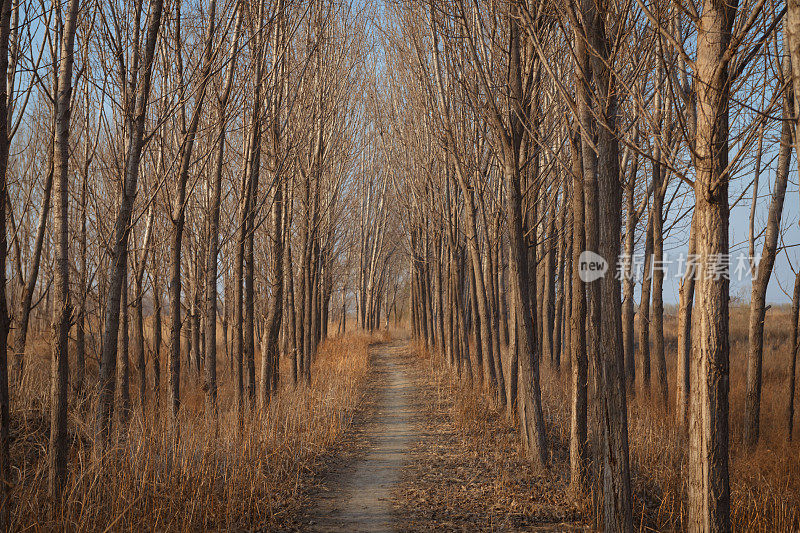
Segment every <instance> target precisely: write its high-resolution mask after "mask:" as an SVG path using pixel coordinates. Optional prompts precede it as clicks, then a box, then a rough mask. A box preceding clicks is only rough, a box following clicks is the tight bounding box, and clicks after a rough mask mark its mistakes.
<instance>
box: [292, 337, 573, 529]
mask: <svg viewBox="0 0 800 533" xmlns="http://www.w3.org/2000/svg"><path fill="white" fill-rule="evenodd" d="M370 355H371V357H370V359H371V366H372V372H371V376H372V377H371V378H370V383H369V386H368V389H367V392H366V394H365V398H364V403H363V405H362V409H360V413H359V414H358V417H357V419H356V420H354V424H353V426H352V429H351V430H350V434H349V435H348V436H347V437H346V438H345V439H344V441H343V445H342V446H341V447H340V448H339V450H338V453H337V454H336V455H335V457H331V459H330V461H329V463H328V464H329V466H328V468H327V469H326V471H325V472H324V473H323V474H322V476H321V477H320V479H319V483H318V484H317V486H316V488H315V490H313V491H312V493H311V494H309V496H310V498H309V500H310V501H311V502H313V505H311V506H309V510H308V514H307V515H306V517H305V520H304V521H303V522H304V525H305V527H303V529H304V530H311V531H320V532H331V531H347V532H348V533H352V532H359V531H421V530H422V531H521V530H522V531H563V530H575V529H584V528H586V522H585V516H586V510H585V509H583V510H581V509H578V508H576V507H575V506H574V505H573V504H572V503H570V498H569V497H568V495H567V492H566V484H567V481H568V479H567V476H566V471H567V470H568V469H565V468H561V467H562V466H563V465H562V464H561V463H562V461H561V460H558V459H556V458H555V457H554V459H556V460H555V461H554V464H553V465H552V467H551V469H550V471H548V472H539V471H537V470H536V469H534V468H533V467H532V466H531V465H530V463H529V461H527V460H526V459H525V458H524V457H523V456H522V454H521V453H520V449H519V446H518V444H517V441H518V436H517V435H516V434H515V432H514V430H513V427H512V426H511V425H510V424H509V423H508V422H507V421H506V420H505V419H504V418H503V417H501V416H500V415H498V414H497V412H496V411H495V410H494V409H492V408H491V407H489V406H488V405H486V404H485V403H484V402H485V398H483V397H482V395H480V394H474V393H472V394H470V393H469V392H466V391H463V390H462V391H461V394H453V392H454V391H453V390H452V387H453V386H454V383H456V381H454V380H452V378H448V376H446V375H445V373H443V372H441V371H436V370H434V368H433V366H432V365H431V364H430V360H428V359H425V358H421V357H420V356H419V355H418V354H417V353H416V352H415V348H414V347H413V345H412V344H411V343H410V342H409V341H408V340H405V339H399V340H394V341H392V342H388V343H381V344H376V345H373V346H372V348H371V354H370ZM448 387H449V388H451V389H450V390H445V389H446V388H448ZM559 455H560V454H559Z"/></svg>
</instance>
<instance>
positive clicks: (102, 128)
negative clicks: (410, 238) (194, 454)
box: [0, 0, 402, 524]
mask: <svg viewBox="0 0 800 533" xmlns="http://www.w3.org/2000/svg"><path fill="white" fill-rule="evenodd" d="M372 9H373V7H372V6H365V5H362V4H359V3H349V2H339V1H326V2H316V1H315V2H308V1H295V0H263V1H259V2H244V1H241V0H224V1H219V2H218V1H217V0H211V1H210V2H202V3H188V2H183V1H182V0H147V1H145V0H135V1H133V2H123V3H119V2H113V1H111V2H105V1H102V0H99V1H94V0H93V1H88V0H69V1H68V2H53V3H46V2H38V1H28V0H20V1H11V0H7V1H4V2H3V3H2V10H0V63H2V64H0V69H2V71H3V72H6V73H7V76H6V82H5V83H3V84H0V123H1V124H2V126H1V127H0V189H2V193H3V201H2V202H0V205H1V206H2V207H0V209H2V212H0V219H2V220H3V221H4V223H5V229H4V231H3V232H2V242H0V273H2V276H4V277H3V279H2V280H0V287H2V288H3V291H4V292H3V295H2V297H0V339H7V340H8V341H7V342H6V341H5V340H4V341H3V342H0V475H2V478H3V487H4V488H3V500H2V510H3V513H2V514H3V517H2V518H3V520H4V523H6V524H8V523H9V516H10V515H9V513H10V508H11V505H12V503H13V502H11V501H10V498H11V489H10V487H11V485H12V483H13V480H14V478H13V475H12V466H13V465H12V464H11V458H10V456H9V443H10V440H11V438H12V435H11V434H10V427H11V422H12V415H14V413H13V411H14V407H15V406H18V405H20V404H19V402H20V401H22V400H21V399H20V398H21V397H22V396H25V395H23V391H27V388H28V387H30V383H28V381H27V380H28V378H27V377H26V376H29V375H30V373H31V372H32V371H31V370H29V368H28V367H29V366H30V365H32V364H33V363H32V362H31V361H34V360H35V356H37V355H39V352H40V350H42V348H41V345H40V344H38V343H39V342H44V345H45V346H47V349H48V350H50V349H51V350H52V352H51V353H52V357H51V359H50V364H51V371H50V386H49V390H48V391H40V392H41V394H40V396H41V405H43V406H45V407H44V411H45V412H47V413H49V420H50V432H49V439H50V441H49V447H48V461H49V485H48V486H49V492H50V497H51V498H52V501H53V502H55V503H57V502H58V501H59V499H60V497H61V494H62V491H63V490H64V487H65V481H66V479H67V476H68V467H69V455H70V446H71V442H72V439H73V437H72V435H71V424H72V422H70V419H71V417H72V416H76V417H79V418H80V419H81V420H87V421H88V420H90V423H91V424H92V426H93V427H94V441H93V446H94V447H95V449H96V451H97V454H96V455H97V457H98V458H100V459H102V456H103V453H104V450H106V449H107V448H108V447H110V446H113V445H114V444H115V443H117V442H119V441H120V439H123V440H124V438H125V428H126V426H127V425H128V424H130V421H131V419H132V418H133V417H134V416H136V415H137V413H140V414H141V416H144V415H145V413H148V412H150V413H152V412H155V413H157V416H160V415H158V413H160V412H161V411H162V410H163V412H164V415H163V416H165V417H167V418H170V419H172V420H177V418H178V417H179V416H180V413H181V409H182V401H183V400H184V398H183V396H182V393H181V386H182V384H183V385H184V386H185V384H186V383H187V380H200V381H202V383H203V390H204V391H205V392H204V394H205V411H206V417H207V418H208V419H209V420H211V421H214V420H216V419H217V417H219V416H220V415H219V412H218V410H219V401H218V389H219V376H220V373H225V372H220V370H223V371H227V376H229V379H230V380H231V382H233V383H234V386H235V398H236V402H235V405H236V411H237V413H238V416H239V417H240V419H244V418H245V417H246V416H249V415H248V413H253V412H254V411H255V410H258V409H264V408H265V407H266V406H267V404H268V403H269V402H270V399H271V397H272V395H274V394H275V393H276V391H277V390H278V388H279V386H281V384H287V385H289V386H303V383H305V382H309V381H310V377H311V373H312V369H313V363H314V360H315V355H316V353H317V349H318V346H319V344H320V342H321V341H322V339H324V338H325V337H327V336H328V334H329V331H328V329H329V324H335V323H336V322H335V320H338V332H339V333H343V332H344V331H345V329H346V328H347V314H348V312H351V311H352V309H357V313H356V316H357V324H358V326H360V327H364V328H370V329H375V328H377V327H378V325H379V322H380V320H379V318H380V316H381V313H382V312H383V314H384V315H386V316H387V320H388V314H389V312H391V311H394V313H395V319H396V320H397V319H398V317H399V316H400V317H401V316H402V308H400V309H398V303H399V297H398V284H400V283H401V281H400V279H401V277H402V273H401V271H400V268H399V266H398V265H399V263H398V257H399V254H395V253H394V250H395V249H396V246H395V245H394V242H393V241H392V240H391V239H392V236H391V234H390V232H389V231H386V227H387V220H389V217H388V211H389V206H390V204H391V201H392V189H391V188H390V187H389V186H388V185H389V183H390V182H389V178H388V177H387V176H388V175H387V174H386V172H385V170H384V167H383V163H382V161H383V159H382V155H381V154H382V153H383V151H384V148H382V147H381V146H380V145H379V144H377V143H376V142H374V140H372V139H373V137H372V136H373V135H374V134H375V132H376V128H377V126H376V125H377V124H378V123H379V121H377V119H376V117H377V115H376V113H377V110H378V107H377V105H376V102H377V93H376V92H375V90H374V87H375V84H374V83H373V74H372V70H371V68H370V64H371V62H372V60H373V58H374V46H373V42H374V39H373V36H372V34H371V30H370V28H369V27H368V22H369V20H370V18H371V15H370V13H371V11H370V10H372ZM370 95H371V96H370ZM389 225H391V224H389ZM387 239H389V241H388V242H387ZM398 313H399V315H398ZM351 314H352V313H351ZM220 336H221V338H220ZM220 350H223V352H224V353H219V351H220ZM220 361H224V362H226V363H227V364H228V367H227V369H226V368H225V367H222V369H220V367H219V366H218V363H219V362H220ZM281 361H284V363H283V368H284V369H288V372H289V374H288V375H281V372H280V369H281V368H282V365H281ZM257 365H258V368H257ZM137 385H138V389H135V387H136V386H137ZM132 388H134V390H132ZM20 408H21V406H20ZM179 427H180V426H179V425H178V424H177V423H176V424H174V429H173V431H174V433H175V435H174V438H175V439H176V440H177V439H179V438H180V434H179Z"/></svg>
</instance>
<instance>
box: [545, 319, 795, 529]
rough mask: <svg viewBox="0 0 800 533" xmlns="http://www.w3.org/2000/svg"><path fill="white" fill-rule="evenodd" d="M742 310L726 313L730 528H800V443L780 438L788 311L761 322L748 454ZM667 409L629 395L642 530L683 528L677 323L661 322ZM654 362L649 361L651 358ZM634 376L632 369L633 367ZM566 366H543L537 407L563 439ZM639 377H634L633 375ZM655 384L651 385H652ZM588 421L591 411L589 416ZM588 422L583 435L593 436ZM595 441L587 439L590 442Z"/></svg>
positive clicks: (642, 395)
mask: <svg viewBox="0 0 800 533" xmlns="http://www.w3.org/2000/svg"><path fill="white" fill-rule="evenodd" d="M748 312H749V309H748V308H732V309H731V326H730V341H731V356H730V362H731V390H730V413H731V414H730V430H731V433H730V446H731V470H730V480H731V525H732V527H733V529H734V530H743V531H745V530H746V531H798V530H800V445H798V443H797V441H796V440H795V442H794V443H789V442H787V440H786V427H785V426H786V423H785V418H784V417H785V410H786V401H787V400H786V391H787V380H788V366H789V355H790V351H789V348H788V345H789V317H788V310H787V309H783V308H773V309H771V310H770V311H768V312H767V319H766V322H765V342H764V369H763V372H764V373H763V380H764V381H763V392H762V398H761V439H760V441H759V445H758V447H757V448H756V449H755V450H754V451H752V452H747V451H745V450H744V448H743V445H742V416H743V412H744V396H745V390H746V386H745V375H746V365H747V346H748V337H747V324H748V322H747V320H748ZM664 330H665V345H666V357H667V367H668V368H667V370H668V374H669V381H668V383H669V412H668V413H665V412H664V410H663V409H662V408H661V406H660V405H658V401H657V398H656V394H655V390H656V389H653V392H652V393H651V394H647V393H646V391H644V390H643V389H642V388H641V385H640V386H639V388H638V389H637V394H636V396H635V397H633V398H631V397H630V395H629V403H628V424H629V443H630V451H631V471H632V481H633V489H634V506H635V508H634V516H635V517H636V521H637V528H639V529H641V530H645V531H647V530H665V529H667V530H668V529H684V520H685V518H686V506H685V502H686V485H685V479H686V471H685V469H686V461H687V452H688V445H687V440H686V436H685V435H684V432H683V430H682V429H681V428H680V426H679V425H678V424H677V423H676V422H675V419H674V401H675V398H674V394H675V388H674V387H675V363H676V349H677V338H676V335H677V319H676V317H675V316H674V315H672V316H666V317H665V323H664ZM653 364H655V361H653ZM637 371H638V368H637ZM568 376H569V365H568V364H567V365H566V366H563V367H562V371H561V373H560V374H557V373H556V372H555V371H554V370H553V369H552V368H550V367H549V365H548V364H546V363H543V365H542V389H543V392H542V394H543V402H544V405H545V411H546V416H547V419H548V422H549V425H550V426H551V427H552V426H553V425H555V426H556V427H555V428H553V429H550V432H551V433H557V434H560V435H562V436H564V437H566V436H568V429H569V390H570V387H569V379H568ZM637 379H638V378H637ZM651 386H653V387H655V386H656V383H655V381H653V382H652V385H651ZM590 416H591V411H590ZM591 426H592V424H591V421H590V433H591V432H592V428H591ZM594 437H596V435H593V436H592V438H594Z"/></svg>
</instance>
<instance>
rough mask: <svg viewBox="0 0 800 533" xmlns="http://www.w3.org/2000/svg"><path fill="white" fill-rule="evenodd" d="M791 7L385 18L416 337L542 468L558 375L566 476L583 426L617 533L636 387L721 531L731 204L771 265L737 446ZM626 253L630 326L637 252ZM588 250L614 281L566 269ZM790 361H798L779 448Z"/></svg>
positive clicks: (777, 220)
mask: <svg viewBox="0 0 800 533" xmlns="http://www.w3.org/2000/svg"><path fill="white" fill-rule="evenodd" d="M795 4H797V3H796V2H790V5H789V6H788V9H787V7H786V6H785V5H783V4H780V3H771V2H766V1H760V0H755V1H747V2H742V3H738V2H717V1H713V0H707V1H704V2H699V3H695V2H671V1H662V0H652V1H649V0H648V1H643V0H629V1H623V2H616V3H614V2H605V1H591V0H575V1H570V2H562V3H548V2H536V1H527V0H512V1H509V2H491V1H486V2H464V1H462V0H451V1H445V2H438V1H437V2H417V1H409V2H398V3H393V4H391V6H390V7H387V19H388V20H390V21H391V24H390V28H391V29H390V31H389V32H388V37H387V48H386V50H387V52H386V53H387V60H386V63H387V65H389V69H388V74H387V76H388V77H389V78H390V80H391V84H390V91H391V94H392V101H393V102H394V109H396V111H394V114H393V127H394V131H393V133H394V137H395V139H396V144H397V150H396V154H394V156H393V157H394V159H393V165H394V166H395V168H398V169H402V171H403V181H402V182H401V183H400V184H399V185H398V189H399V190H401V191H402V194H401V196H402V197H403V198H407V201H406V202H405V203H404V204H403V208H404V210H405V212H406V217H407V219H408V220H409V221H410V222H409V225H410V227H409V238H410V240H409V241H408V245H409V249H410V255H411V269H410V272H411V299H412V326H413V331H414V334H415V335H416V336H417V338H419V339H421V340H423V341H424V342H425V343H426V344H427V345H428V346H431V347H436V348H437V349H439V350H440V351H441V352H442V353H443V354H444V357H445V358H446V360H447V361H448V362H449V363H450V364H452V365H453V366H454V367H455V368H456V369H458V371H459V372H460V373H461V374H462V375H464V376H466V378H467V379H471V380H476V381H477V382H482V383H484V384H485V385H486V386H488V387H489V389H490V390H491V391H493V392H494V395H495V397H496V399H497V401H498V404H499V405H500V406H501V407H505V408H507V409H508V410H509V411H510V412H513V413H516V415H515V416H517V419H518V423H519V425H520V429H521V435H522V441H523V443H524V446H525V449H526V450H527V451H528V453H529V455H530V457H531V459H532V460H534V461H535V462H537V463H539V464H540V465H541V466H543V467H546V466H547V463H548V460H549V456H550V454H549V449H548V448H549V443H548V442H547V439H546V432H545V420H544V417H543V413H542V401H541V390H540V381H539V380H540V374H539V367H540V364H541V361H546V362H549V363H550V364H552V365H553V366H554V367H555V368H559V366H560V365H561V363H562V359H563V360H568V361H569V363H570V366H571V373H572V379H571V384H572V401H571V406H570V408H571V427H570V463H571V484H572V488H573V489H574V490H575V492H577V493H579V494H585V493H586V492H587V491H588V477H587V464H588V462H589V456H588V455H589V447H588V434H589V432H588V428H587V426H588V425H589V423H590V422H592V423H594V424H595V431H594V434H595V435H596V436H597V439H598V441H597V445H596V454H597V456H596V458H595V460H596V464H600V465H602V468H601V470H602V474H601V476H600V478H599V480H598V483H599V486H600V487H602V493H603V505H602V508H603V520H604V523H605V528H606V529H607V530H608V531H630V530H632V528H633V524H632V509H631V485H630V466H629V465H630V460H629V449H628V420H627V403H628V397H629V395H632V394H636V393H637V391H644V392H645V393H648V394H649V393H651V392H652V394H653V395H654V397H655V398H657V399H658V401H659V403H660V404H661V405H662V406H663V409H665V410H666V409H674V416H675V417H677V419H678V421H679V422H680V423H681V424H682V425H684V427H685V428H686V432H687V435H688V447H689V467H688V472H689V476H690V478H689V480H688V509H687V511H688V528H689V529H690V530H696V531H700V530H702V531H719V530H728V529H729V528H730V519H729V512H730V485H729V473H728V462H729V451H728V450H729V430H728V418H729V412H728V410H729V399H728V394H729V386H730V383H729V350H730V348H729V337H728V335H729V333H728V329H729V328H728V320H729V314H728V304H729V292H730V291H729V279H728V276H727V275H725V272H728V273H729V272H730V270H729V265H728V264H727V261H728V259H727V258H728V254H729V253H730V251H731V247H730V243H729V213H730V205H731V202H732V199H731V198H730V197H729V184H730V183H731V182H733V181H734V180H735V179H737V178H738V179H740V180H742V179H744V180H751V181H750V183H749V184H747V183H745V186H743V187H742V190H743V191H744V192H742V196H741V197H740V199H741V198H742V197H744V196H745V195H746V194H748V191H749V194H750V195H752V198H753V201H752V210H751V222H750V227H751V231H750V243H749V244H750V250H751V256H755V255H757V254H756V251H757V250H756V247H760V248H761V250H760V252H761V253H760V255H761V257H762V259H761V262H760V264H759V265H758V268H757V271H756V274H755V275H754V276H753V284H752V297H751V303H750V348H749V355H748V371H747V401H746V410H745V413H744V420H745V423H744V431H745V435H744V440H745V442H746V444H747V445H748V446H751V447H752V446H753V445H755V443H756V442H757V441H758V437H759V410H760V409H759V408H760V390H761V360H762V347H763V328H764V316H765V310H766V305H765V301H766V290H767V285H768V283H769V280H770V276H771V274H772V268H773V265H774V262H775V257H776V254H777V252H778V250H779V247H778V241H779V237H780V230H781V216H782V211H783V203H784V198H785V193H786V189H787V181H788V178H789V174H790V162H791V160H792V152H793V151H794V149H793V147H795V146H798V145H796V142H797V138H798V136H797V134H796V128H797V126H798V124H799V123H798V121H797V117H798V108H799V106H798V102H800V100H798V98H797V96H798V93H797V91H798V90H800V67H798V65H800V63H798V61H800V55H798V53H799V52H800V41H798V33H797V27H796V26H797V24H798V22H799V21H800V18H794V17H798V13H800V6H798V5H795ZM767 171H769V172H770V173H771V174H772V175H774V183H773V184H772V186H771V188H770V189H771V195H770V200H769V207H768V214H767V217H766V222H765V224H764V226H763V231H762V228H759V227H757V218H756V213H757V212H761V211H762V210H763V207H762V206H761V204H760V203H759V200H760V197H762V196H763V189H764V184H763V183H762V184H761V185H760V184H759V176H760V175H762V174H765V173H766V172H767ZM735 201H738V200H735ZM678 231H685V232H686V234H688V235H689V239H688V242H686V241H684V242H686V243H687V246H688V251H689V253H690V254H692V255H693V256H694V255H696V256H697V261H696V262H692V264H691V266H689V267H687V269H686V271H685V274H684V276H683V278H682V281H681V286H680V296H679V297H680V302H679V310H678V315H679V331H678V348H677V369H678V371H677V379H676V382H675V383H669V382H668V381H669V380H668V376H667V364H666V356H665V343H664V301H663V290H664V270H663V268H662V265H663V264H664V261H665V256H664V242H665V237H666V236H667V235H668V234H669V233H670V232H673V234H674V233H676V232H678ZM640 241H641V242H643V247H644V255H645V265H644V275H642V276H641V277H640V282H641V289H640V290H639V291H638V292H639V294H640V296H641V298H640V301H639V305H638V311H637V310H636V307H635V305H634V293H635V289H636V287H635V283H637V280H636V275H635V272H634V267H635V265H633V263H632V261H631V259H632V256H633V254H634V251H635V249H636V247H637V243H639V242H640ZM584 252H593V253H595V254H598V255H599V256H600V257H601V258H602V259H604V260H605V261H606V262H607V265H608V272H607V273H606V275H604V276H601V277H599V278H592V279H588V278H585V277H582V276H581V271H582V269H584V267H586V266H587V265H586V262H587V261H588V260H590V259H591V257H592V256H590V255H583V254H584ZM799 279H800V278H799ZM799 295H800V290H798V289H796V290H795V305H794V314H793V324H794V325H793V329H794V337H793V338H794V339H795V340H794V341H793V346H794V349H795V351H794V353H796V346H797V342H796V337H797V325H796V324H797V309H798V305H797V302H798V296H799ZM636 313H638V315H639V316H638V324H639V328H638V332H637V331H635V329H634V324H635V322H634V318H635V315H636ZM637 333H638V342H637V338H636V337H637ZM471 337H474V341H475V342H474V344H471V343H470V338H471ZM651 337H652V339H653V343H652V346H651V343H650V339H651ZM504 345H508V350H505V351H504V350H503V346H504ZM504 352H507V356H506V357H503V353H504ZM794 366H795V358H794V357H793V358H792V367H791V368H790V369H789V372H790V375H791V376H792V378H791V379H790V386H791V389H792V390H791V391H789V395H788V396H787V397H788V398H789V401H788V405H787V412H788V415H787V421H788V426H789V435H791V420H792V411H793V402H792V399H793V396H794V390H793V388H794V375H795V368H794ZM651 367H652V368H653V373H652V374H651ZM653 374H654V375H653ZM637 378H638V379H637ZM637 381H638V384H639V386H638V387H637V386H636V385H637ZM672 395H674V398H675V399H674V403H673V401H671V400H670V398H671V397H672Z"/></svg>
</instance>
